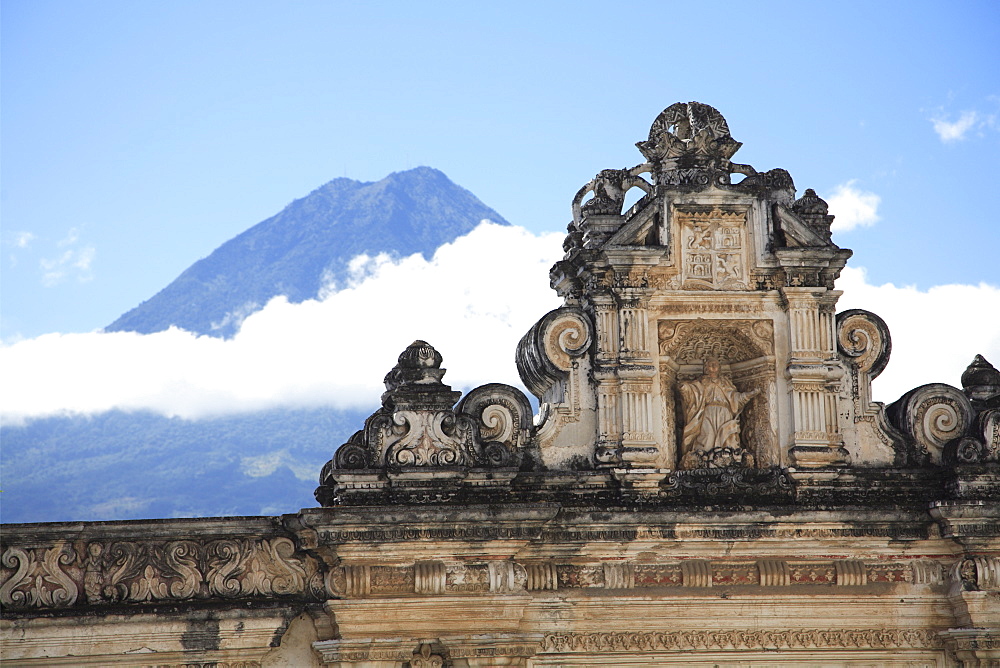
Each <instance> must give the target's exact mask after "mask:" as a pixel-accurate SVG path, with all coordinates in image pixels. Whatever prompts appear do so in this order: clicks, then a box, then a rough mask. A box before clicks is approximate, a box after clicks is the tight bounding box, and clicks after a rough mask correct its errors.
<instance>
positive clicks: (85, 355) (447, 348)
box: [0, 223, 563, 424]
mask: <svg viewBox="0 0 1000 668" xmlns="http://www.w3.org/2000/svg"><path fill="white" fill-rule="evenodd" d="M562 237H563V235H562V234H558V233H550V234H543V235H539V236H536V235H534V234H532V233H531V232H528V231H527V230H524V229H522V228H517V227H507V226H500V225H495V224H492V223H483V224H482V225H480V226H479V227H477V228H476V229H475V230H474V231H473V232H471V233H470V234H468V235H466V236H465V237H462V238H460V239H457V240H456V241H455V242H454V243H451V244H446V245H445V246H442V247H441V248H440V249H438V251H437V252H436V253H435V255H434V257H433V258H432V259H431V260H430V261H427V260H424V259H423V258H422V257H421V256H420V255H413V256H410V257H406V258H402V259H400V260H397V261H390V260H389V259H388V258H385V257H381V256H380V257H378V258H375V259H369V260H366V261H363V262H359V263H358V266H357V267H356V272H355V276H354V279H355V280H354V281H353V282H352V285H351V286H350V287H348V288H347V289H344V290H341V291H339V292H335V293H332V294H327V295H326V296H325V299H323V300H309V301H305V302H302V303H300V304H290V303H289V302H288V301H287V300H286V299H284V298H283V297H278V298H275V299H273V300H272V301H271V302H270V303H268V304H267V305H266V306H265V307H264V308H263V309H262V310H261V311H258V312H257V313H254V314H253V315H251V316H249V317H248V318H246V320H245V321H244V322H243V325H242V327H241V329H240V331H239V332H238V333H237V335H236V336H235V337H234V338H232V339H231V340H222V339H216V338H212V337H207V336H196V335H194V334H191V333H190V332H186V331H182V330H179V329H176V328H171V329H170V330H167V331H165V332H159V333H156V334H148V335H143V334H137V333H134V332H109V333H103V332H92V333H86V334H46V335H43V336H39V337H37V338H34V339H26V340H22V341H18V342H15V343H13V344H10V345H0V368H2V369H3V374H2V375H3V380H2V381H0V383H2V385H0V418H2V419H3V422H4V423H5V424H19V423H23V422H24V421H25V420H27V419H32V418H39V417H48V416H53V415H64V414H95V413H101V412H104V411H108V410H111V409H122V410H141V409H145V410H151V411H154V412H157V413H160V414H163V415H167V416H171V417H173V416H178V417H183V418H190V419H196V418H202V417H210V416H216V415H224V414H229V413H238V412H248V411H253V410H260V409H265V408H274V407H280V406H290V407H291V406H294V407H309V406H322V405H329V406H334V407H338V408H362V407H368V406H375V405H377V404H378V401H379V396H380V395H381V393H382V392H383V391H384V390H385V387H384V386H383V385H382V379H383V377H384V376H385V374H386V372H388V371H389V369H391V368H392V366H393V365H394V364H395V363H396V357H397V356H398V355H399V353H400V352H402V350H403V349H404V348H405V347H406V346H407V345H409V344H410V343H411V342H412V341H413V340H414V339H418V338H419V339H424V340H426V341H428V342H430V343H431V344H432V345H434V346H435V347H436V348H437V349H438V350H439V351H440V352H441V354H442V355H443V356H444V366H445V367H446V368H447V369H448V373H447V375H446V376H445V378H444V380H445V382H447V383H449V384H451V385H452V386H454V387H455V388H456V389H458V388H469V387H474V386H476V385H480V384H483V383H487V382H505V383H512V384H513V383H519V382H520V381H519V379H518V376H517V370H516V368H515V366H514V347H515V346H516V344H517V341H518V339H520V337H521V336H522V335H523V334H524V332H526V331H527V330H528V328H530V327H531V325H532V324H534V322H535V320H537V319H538V318H540V317H541V316H542V315H544V314H545V313H546V312H548V311H549V310H551V309H553V308H555V307H557V306H558V305H559V300H558V298H557V297H556V295H555V293H554V292H553V291H551V290H549V289H548V287H547V285H548V270H549V267H550V266H551V265H552V263H553V262H554V261H555V259H557V258H558V257H559V256H560V255H561V244H562Z"/></svg>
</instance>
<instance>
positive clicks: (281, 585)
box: [0, 537, 326, 609]
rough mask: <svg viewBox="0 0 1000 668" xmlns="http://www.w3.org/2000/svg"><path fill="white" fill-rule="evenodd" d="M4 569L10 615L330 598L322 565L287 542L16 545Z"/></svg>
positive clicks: (4, 599) (2, 590)
mask: <svg viewBox="0 0 1000 668" xmlns="http://www.w3.org/2000/svg"><path fill="white" fill-rule="evenodd" d="M0 563H2V566H3V568H4V572H3V578H4V581H3V584H2V585H0V604H2V605H3V606H4V607H5V608H10V609H21V608H60V607H70V606H74V605H78V604H85V605H104V604H110V603H147V602H155V601H168V600H169V601H185V600H191V599H207V598H216V597H217V598H247V597H262V596H305V597H308V598H311V599H321V598H323V597H325V595H326V594H325V587H324V584H323V579H324V575H323V573H322V572H320V565H319V563H318V562H317V561H316V560H315V559H313V558H311V557H307V556H305V555H303V554H301V553H298V552H297V550H296V548H295V544H294V543H293V542H292V541H291V540H290V539H288V538H284V537H275V538H270V539H267V538H252V539H251V538H234V539H222V540H214V541H208V542H199V541H193V540H174V541H140V542H129V541H111V542H100V541H94V542H91V543H79V544H77V546H75V547H74V546H73V545H72V544H70V543H68V542H60V543H57V544H55V545H54V546H52V547H35V548H22V547H18V546H11V547H8V548H7V549H6V550H5V551H4V553H3V555H2V557H0ZM81 593H82V594H83V596H81V595H80V594H81Z"/></svg>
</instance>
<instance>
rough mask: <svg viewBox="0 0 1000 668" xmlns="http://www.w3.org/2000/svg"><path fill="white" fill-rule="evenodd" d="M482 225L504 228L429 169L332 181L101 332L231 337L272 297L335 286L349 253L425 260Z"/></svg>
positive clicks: (296, 297) (304, 295)
mask: <svg viewBox="0 0 1000 668" xmlns="http://www.w3.org/2000/svg"><path fill="white" fill-rule="evenodd" d="M484 219H488V220H491V221H493V222H494V223H499V224H503V225H507V224H509V223H507V221H506V220H504V218H503V217H502V216H501V215H500V214H499V213H497V212H496V211H494V210H493V209H491V208H489V207H488V206H486V205H485V204H483V203H482V202H481V201H480V200H479V199H478V198H476V196H475V195H473V194H472V193H470V192H469V191H468V190H465V189H464V188H462V187H460V186H457V185H455V184H454V183H453V182H452V181H451V180H450V179H448V177H447V176H445V175H444V174H443V173H442V172H440V171H438V170H436V169H433V168H430V167H417V168H415V169H411V170H408V171H404V172H395V173H393V174H390V175H389V176H387V177H386V178H384V179H382V180H381V181H377V182H372V183H363V182H360V181H354V180H352V179H347V178H337V179H334V180H332V181H330V182H329V183H327V184H325V185H323V186H321V187H319V188H317V189H316V190H314V191H313V192H311V193H310V194H309V195H307V196H306V197H303V198H301V199H298V200H295V201H294V202H292V203H291V204H289V205H288V206H287V207H285V208H284V209H283V210H282V211H280V212H279V213H278V214H276V215H274V216H272V217H270V218H268V219H267V220H264V221H263V222H261V223H258V224H257V225H254V226H253V227H251V228H250V229H248V230H246V231H245V232H243V233H241V234H239V235H237V236H236V237H234V238H232V239H230V240H229V241H227V242H225V243H224V244H222V245H221V246H219V247H218V248H217V249H216V250H215V251H213V252H212V253H211V254H210V255H209V256H208V257H206V258H203V259H201V260H199V261H197V262H195V263H194V264H193V265H191V267H189V268H188V269H186V270H185V271H184V272H183V273H181V275H180V276H178V277H177V279H176V280H174V281H173V282H172V283H170V284H169V285H168V286H166V287H165V288H164V289H163V290H161V291H160V292H158V293H157V294H156V295H155V296H153V297H152V298H151V299H149V300H147V301H145V302H143V303H142V304H140V305H139V306H137V307H135V308H133V309H132V310H130V311H128V312H127V313H125V314H124V315H122V316H121V317H120V318H118V319H117V320H115V321H114V322H113V323H111V324H110V325H108V327H106V331H136V332H140V333H144V334H149V333H152V332H158V331H162V330H165V329H167V328H168V327H170V326H171V325H175V326H177V327H180V328H181V329H186V330H188V331H192V332H197V333H199V334H208V335H211V336H223V337H228V336H232V335H233V334H234V333H235V332H236V331H237V330H238V328H239V324H240V323H241V322H242V320H243V318H245V317H246V316H247V315H249V314H250V313H252V312H254V311H256V310H258V309H260V308H262V307H263V306H264V305H265V304H266V303H267V302H268V300H270V299H271V298H272V297H275V296H277V295H285V296H286V297H288V299H289V301H291V302H300V301H303V300H306V299H311V298H314V297H316V296H317V295H318V293H319V291H320V290H321V289H322V288H323V287H324V286H326V285H328V284H329V283H330V282H331V281H332V282H334V283H335V284H337V285H340V286H342V285H343V284H344V282H345V280H346V279H347V277H348V276H349V273H348V263H349V262H350V260H351V259H352V258H354V257H356V256H357V255H360V254H362V253H368V254H370V255H374V254H377V253H383V252H384V253H389V254H392V255H399V256H405V255H410V254H413V253H422V254H424V256H425V257H430V255H431V254H432V253H433V252H434V251H435V250H436V249H437V248H438V247H439V246H441V245H442V244H444V243H448V242H450V241H453V240H454V239H456V238H458V237H460V236H462V235H463V234H467V233H468V232H470V231H472V229H474V228H475V227H476V226H477V225H478V224H479V223H480V222H481V221H482V220H484Z"/></svg>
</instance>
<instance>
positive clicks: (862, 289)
mask: <svg viewBox="0 0 1000 668" xmlns="http://www.w3.org/2000/svg"><path fill="white" fill-rule="evenodd" d="M561 243H562V234H559V233H549V234H542V235H535V234H532V233H531V232H528V231H526V230H524V229H522V228H518V227H506V226H499V225H494V224H489V223H484V224H482V225H480V226H479V227H478V228H476V229H475V230H474V231H473V232H471V233H470V234H468V235H467V236H465V237H462V238H461V239H458V240H456V241H455V242H454V243H451V244H447V245H445V246H443V247H441V248H440V249H439V250H438V251H437V253H435V255H434V257H433V258H432V259H431V260H430V261H427V260H424V259H423V258H422V257H421V256H419V255H414V256H411V257H407V258H403V259H401V260H390V259H388V258H385V257H378V258H368V259H366V260H363V261H359V262H358V267H357V268H358V272H359V273H358V275H357V276H356V279H355V281H354V282H352V285H351V286H350V287H348V288H347V289H344V290H341V291H339V292H333V293H329V294H326V295H325V298H324V299H322V300H310V301H306V302H303V303H301V304H289V303H288V301H287V300H285V299H284V298H276V299H274V300H272V301H271V302H270V303H269V304H268V305H267V306H266V307H265V308H264V309H263V310H261V311H259V312H257V313H254V314H253V315H251V316H250V317H248V318H247V319H246V320H245V321H244V323H243V326H242V328H241V329H240V331H239V332H238V334H237V335H236V336H235V337H234V338H233V339H231V340H222V339H215V338H211V337H205V336H201V337H199V336H195V335H193V334H191V333H189V332H185V331H181V330H178V329H170V330H168V331H166V332H160V333H157V334H149V335H142V334H136V333H130V332H113V333H96V332H95V333H89V334H47V335H44V336H40V337H37V338H34V339H27V340H22V341H18V342H15V343H12V344H4V345H0V369H2V378H3V379H2V381H0V383H2V385H0V418H2V419H3V422H4V424H7V425H16V424H20V423H23V422H24V421H26V420H30V419H34V418H40V417H48V416H54V415H64V414H96V413H101V412H104V411H108V410H111V409H122V410H151V411H154V412H157V413H160V414H163V415H167V416H179V417H183V418H188V419H197V418H202V417H209V416H216V415H224V414H230V413H239V412H248V411H254V410H260V409H266V408H275V407H280V406H287V407H309V406H323V405H328V406H332V407H337V408H364V407H369V406H374V405H376V404H377V403H378V400H379V396H380V394H381V393H382V391H383V389H384V387H383V385H382V379H383V377H384V375H385V373H386V372H387V371H389V369H390V368H392V366H393V365H394V364H395V361H396V357H397V355H398V354H399V353H400V352H401V351H402V350H403V348H405V347H406V346H407V345H408V344H409V343H410V342H411V341H413V340H414V339H417V338H419V339H424V340H426V341H428V342H430V343H431V344H433V345H434V346H435V347H436V348H437V349H438V350H439V351H440V352H441V354H442V355H443V356H444V366H445V367H446V368H447V369H448V373H447V375H446V376H445V379H444V380H445V382H447V383H449V384H451V385H452V386H453V387H455V388H456V389H462V388H471V387H474V386H476V385H480V384H483V383H487V382H504V383H511V384H518V383H519V380H518V377H517V370H516V368H515V366H514V349H515V346H516V344H517V341H518V340H519V339H520V337H521V336H522V335H523V334H524V332H526V331H527V330H528V328H529V327H531V325H532V324H534V322H535V321H536V320H538V318H540V317H541V316H542V315H544V314H545V313H546V312H548V311H549V310H551V309H553V308H555V307H557V306H558V305H559V300H558V299H557V297H556V296H555V293H554V292H552V291H551V290H550V289H549V288H548V270H549V267H550V266H551V265H552V263H553V262H555V261H556V260H557V259H559V257H560V256H561V255H562V251H561ZM838 287H839V288H841V289H843V290H844V291H845V294H844V297H843V298H842V300H841V304H840V309H841V310H843V309H847V308H864V309H867V310H869V311H874V312H875V313H877V314H879V315H880V316H881V317H882V318H883V319H884V320H885V321H886V323H887V324H888V325H889V328H890V331H891V332H892V338H893V352H892V359H891V361H890V363H889V366H888V368H887V369H886V371H885V372H884V373H883V375H882V376H881V377H880V378H879V379H878V380H877V381H876V384H875V395H876V398H878V399H881V400H886V401H892V400H894V399H896V398H897V397H898V396H899V395H901V394H902V393H903V392H905V391H906V390H908V389H910V388H912V387H915V386H917V385H921V384H923V383H928V382H947V383H951V384H953V385H955V384H958V382H959V377H960V375H961V373H962V371H963V370H964V369H965V367H966V366H967V365H968V363H969V362H971V361H972V358H973V356H974V355H975V354H976V353H982V354H983V355H985V356H986V357H987V359H989V360H990V361H992V362H994V363H1000V327H998V326H997V325H996V324H994V323H993V322H992V319H991V318H990V316H989V314H991V313H998V312H1000V288H997V287H994V286H989V285H985V284H982V285H979V286H971V285H949V286H939V287H935V288H931V289H930V290H929V291H927V292H921V291H918V290H916V289H914V288H907V287H903V288H897V287H895V286H893V285H891V284H886V285H882V286H874V285H870V284H869V283H868V282H867V280H866V277H865V273H864V270H863V269H850V268H849V269H847V270H845V271H844V275H843V277H842V278H841V280H840V281H839V283H838ZM268 464H269V462H267V461H253V462H247V463H246V465H247V466H248V467H249V468H251V469H253V470H258V469H260V470H265V469H267V467H268Z"/></svg>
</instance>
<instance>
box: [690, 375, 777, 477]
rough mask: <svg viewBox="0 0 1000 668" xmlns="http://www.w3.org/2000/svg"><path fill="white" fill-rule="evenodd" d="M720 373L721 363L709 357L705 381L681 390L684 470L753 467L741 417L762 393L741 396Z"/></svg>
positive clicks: (756, 391) (758, 391) (752, 391)
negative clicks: (742, 437) (743, 444)
mask: <svg viewBox="0 0 1000 668" xmlns="http://www.w3.org/2000/svg"><path fill="white" fill-rule="evenodd" d="M720 370H721V365H720V363H719V360H718V359H717V358H715V357H709V358H708V359H706V360H705V373H704V374H703V375H702V376H701V378H698V379H697V380H694V381H692V382H690V383H682V384H681V386H680V393H681V402H682V406H683V408H684V435H683V438H682V441H681V465H680V467H681V468H682V469H697V468H721V467H725V466H740V465H742V466H753V455H751V454H750V453H748V452H746V451H745V450H744V449H743V448H741V447H740V422H739V414H740V411H742V410H743V407H744V406H746V404H747V402H749V401H750V400H751V399H753V398H754V397H755V396H756V395H757V394H759V393H760V390H759V389H753V390H751V391H749V392H740V391H738V390H737V389H736V387H735V386H734V385H733V382H732V381H731V380H729V379H728V378H726V377H725V376H722V375H721V374H720Z"/></svg>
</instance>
